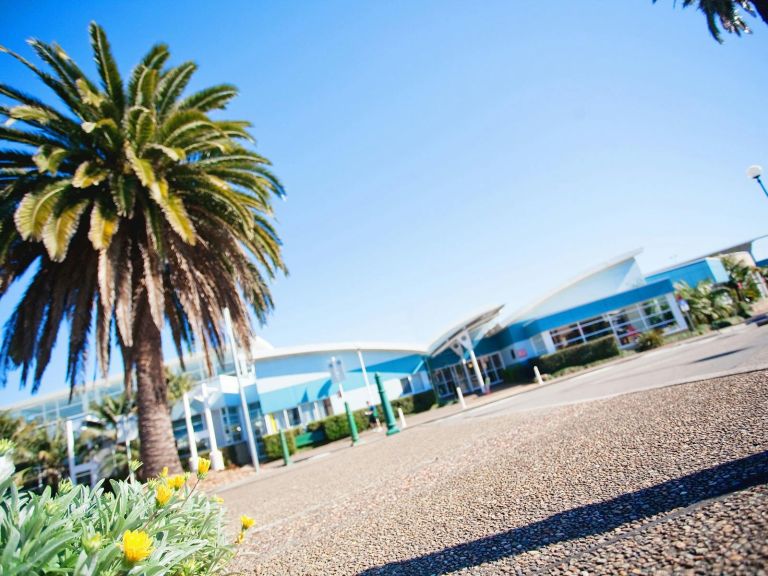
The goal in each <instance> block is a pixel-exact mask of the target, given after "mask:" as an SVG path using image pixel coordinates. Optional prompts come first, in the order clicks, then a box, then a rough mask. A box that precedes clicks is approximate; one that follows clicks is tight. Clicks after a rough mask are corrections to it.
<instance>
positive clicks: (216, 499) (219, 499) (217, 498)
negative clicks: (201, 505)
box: [211, 496, 224, 504]
mask: <svg viewBox="0 0 768 576" xmlns="http://www.w3.org/2000/svg"><path fill="white" fill-rule="evenodd" d="M211 502H216V504H224V498H222V497H221V496H211Z"/></svg>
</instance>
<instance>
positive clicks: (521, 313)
mask: <svg viewBox="0 0 768 576" xmlns="http://www.w3.org/2000/svg"><path fill="white" fill-rule="evenodd" d="M642 251H643V249H642V248H637V249H635V250H632V251H630V252H627V253H625V254H622V255H620V256H617V257H616V258H612V259H611V260H608V261H607V262H603V263H602V264H598V265H597V266H593V267H592V268H589V269H588V270H586V271H585V272H582V273H581V274H579V275H578V276H576V277H574V278H571V279H570V280H568V281H567V282H565V283H564V284H562V285H560V286H558V287H557V288H555V289H554V290H552V291H550V292H548V293H546V294H545V295H544V296H542V297H541V298H538V299H537V300H534V301H533V302H532V303H530V304H528V305H527V306H525V307H523V308H520V309H519V310H516V311H515V312H514V313H512V314H511V315H510V316H507V317H506V318H504V319H503V320H502V321H501V325H502V326H509V325H510V324H512V323H513V322H515V321H516V320H518V319H520V318H523V317H525V315H526V314H527V313H528V312H530V311H532V310H534V309H536V308H538V307H539V306H541V305H542V304H544V303H546V302H547V301H548V300H551V299H553V298H554V297H556V296H557V295H559V294H561V293H562V292H565V291H566V290H568V289H569V288H571V287H573V286H575V285H576V284H578V283H580V282H583V281H584V280H586V279H587V278H589V277H590V276H595V275H597V274H600V273H601V272H603V271H605V270H608V269H609V268H613V267H614V266H618V265H619V264H622V263H623V262H626V261H627V260H632V259H634V258H636V257H637V255H638V254H640V253H641V252H642Z"/></svg>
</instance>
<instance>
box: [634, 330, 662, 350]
mask: <svg viewBox="0 0 768 576" xmlns="http://www.w3.org/2000/svg"><path fill="white" fill-rule="evenodd" d="M635 343H636V346H635V349H636V350H637V351H638V352H645V351H646V350H651V349H653V348H658V347H659V346H663V345H664V335H663V334H662V333H661V331H660V330H650V331H648V332H643V333H642V334H640V336H638V338H637V340H636V341H635Z"/></svg>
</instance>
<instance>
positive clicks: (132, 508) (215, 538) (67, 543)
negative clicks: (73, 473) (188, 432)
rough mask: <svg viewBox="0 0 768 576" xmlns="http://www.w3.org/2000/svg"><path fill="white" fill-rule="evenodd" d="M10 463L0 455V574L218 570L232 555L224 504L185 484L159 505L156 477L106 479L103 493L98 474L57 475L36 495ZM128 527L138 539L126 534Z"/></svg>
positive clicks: (159, 574)
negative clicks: (76, 482) (80, 479)
mask: <svg viewBox="0 0 768 576" xmlns="http://www.w3.org/2000/svg"><path fill="white" fill-rule="evenodd" d="M13 471H14V467H13V464H12V463H11V460H10V458H8V457H6V456H3V455H0V498H2V504H1V505H0V550H2V551H3V553H2V555H0V574H4V575H8V576H10V575H12V574H13V575H18V576H26V575H27V574H59V575H72V576H75V575H78V576H79V575H86V574H94V575H96V574H100V575H117V574H132V575H139V574H143V575H148V574H152V575H155V576H164V575H167V576H175V575H177V574H183V575H185V576H197V575H202V574H222V573H223V572H224V569H225V568H226V565H227V564H228V562H229V561H230V560H231V558H232V557H233V555H234V549H233V546H232V545H231V542H232V540H231V537H230V536H228V535H227V530H226V529H225V527H224V509H223V508H222V507H221V505H220V504H219V503H218V502H217V500H216V499H215V498H209V497H207V496H206V495H205V494H203V493H202V492H200V491H197V490H195V489H194V488H192V489H190V488H189V486H184V487H182V488H180V489H178V490H176V491H173V492H172V495H171V494H170V493H169V494H168V495H169V496H170V500H168V501H167V502H166V503H165V505H164V506H162V507H160V506H159V505H158V503H157V492H156V490H157V487H158V486H159V485H160V482H159V481H158V480H157V479H155V480H151V481H150V482H148V483H146V484H141V483H129V482H125V481H117V480H112V481H110V484H111V492H109V493H107V492H106V491H105V490H104V485H103V482H100V483H99V484H97V485H96V487H95V488H90V487H88V486H82V485H80V486H74V487H73V486H72V484H71V483H69V481H64V482H62V483H61V484H60V485H59V493H58V494H57V495H55V496H54V495H53V494H52V492H51V488H50V487H46V488H45V490H44V491H43V492H42V494H40V495H37V494H33V493H31V492H24V491H22V492H19V491H18V489H17V488H16V486H15V485H14V484H13V482H12V474H13ZM166 490H168V488H166ZM128 531H131V532H132V533H136V532H138V534H134V536H135V537H137V538H136V539H138V540H143V542H138V543H137V542H134V543H133V544H131V542H130V540H129V541H126V540H125V538H126V533H127V532H128ZM127 537H128V538H130V537H131V534H128V535H127ZM132 552H133V553H135V554H136V555H135V556H134V557H133V560H131V559H129V556H130V555H131V553H132Z"/></svg>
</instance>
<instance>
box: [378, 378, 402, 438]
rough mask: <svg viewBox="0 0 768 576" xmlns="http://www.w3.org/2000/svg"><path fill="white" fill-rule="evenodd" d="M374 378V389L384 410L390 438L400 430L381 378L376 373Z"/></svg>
mask: <svg viewBox="0 0 768 576" xmlns="http://www.w3.org/2000/svg"><path fill="white" fill-rule="evenodd" d="M375 378H376V387H377V388H378V389H379V396H380V397H381V407H382V408H383V409H384V417H385V418H386V420H387V436H391V435H392V434H397V433H398V432H400V429H399V428H398V427H397V423H396V422H395V415H394V413H393V412H392V404H390V403H389V398H387V391H386V390H384V384H382V382H381V376H379V374H378V372H377V373H376V375H375Z"/></svg>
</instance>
